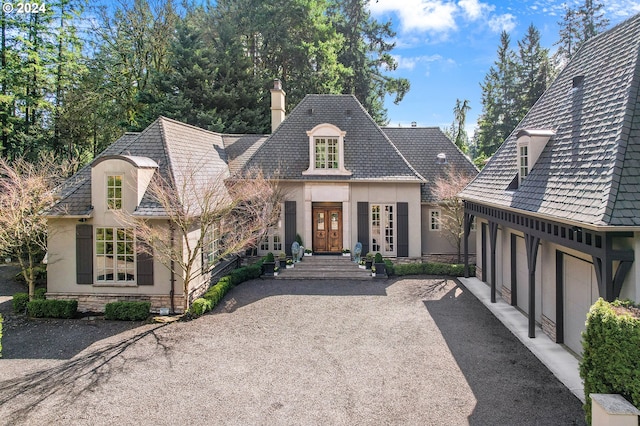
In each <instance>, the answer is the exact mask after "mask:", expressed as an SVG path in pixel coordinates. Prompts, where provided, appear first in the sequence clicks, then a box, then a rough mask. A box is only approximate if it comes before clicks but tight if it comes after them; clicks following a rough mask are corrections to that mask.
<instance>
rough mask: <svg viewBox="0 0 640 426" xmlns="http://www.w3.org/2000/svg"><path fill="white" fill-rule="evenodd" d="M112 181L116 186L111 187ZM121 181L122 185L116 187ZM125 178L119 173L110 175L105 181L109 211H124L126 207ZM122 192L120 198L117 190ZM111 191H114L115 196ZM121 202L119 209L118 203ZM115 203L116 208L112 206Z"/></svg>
mask: <svg viewBox="0 0 640 426" xmlns="http://www.w3.org/2000/svg"><path fill="white" fill-rule="evenodd" d="M111 179H113V180H114V185H110V181H111ZM116 181H119V182H120V185H115V182H116ZM123 182H124V176H123V175H122V174H119V173H108V174H107V179H106V181H105V187H106V191H105V196H106V197H105V198H106V207H107V210H122V207H123V205H124V184H123ZM118 189H119V190H120V197H117V196H116V194H115V193H116V192H117V190H118ZM110 190H113V194H110ZM118 202H120V206H119V207H117V203H118ZM113 203H115V206H113V205H112V204H113Z"/></svg>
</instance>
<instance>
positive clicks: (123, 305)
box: [104, 301, 151, 321]
mask: <svg viewBox="0 0 640 426" xmlns="http://www.w3.org/2000/svg"><path fill="white" fill-rule="evenodd" d="M150 310H151V302H134V301H128V302H111V303H107V304H106V305H105V307H104V319H108V320H119V321H144V320H146V319H147V317H148V316H149V311H150Z"/></svg>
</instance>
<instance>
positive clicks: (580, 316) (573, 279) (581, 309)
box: [563, 254, 599, 355]
mask: <svg viewBox="0 0 640 426" xmlns="http://www.w3.org/2000/svg"><path fill="white" fill-rule="evenodd" d="M563 259H564V261H563V283H564V289H563V299H564V343H565V345H567V346H568V347H569V349H571V350H572V351H574V352H575V353H576V354H578V355H580V354H581V353H582V337H581V333H582V332H583V331H584V329H585V321H586V320H587V313H588V312H589V308H590V307H591V305H592V304H593V303H595V301H596V300H598V297H599V294H598V281H597V279H596V275H595V270H594V268H593V264H592V263H591V262H587V261H585V260H582V259H578V258H577V257H573V256H570V255H567V254H565V255H564V256H563Z"/></svg>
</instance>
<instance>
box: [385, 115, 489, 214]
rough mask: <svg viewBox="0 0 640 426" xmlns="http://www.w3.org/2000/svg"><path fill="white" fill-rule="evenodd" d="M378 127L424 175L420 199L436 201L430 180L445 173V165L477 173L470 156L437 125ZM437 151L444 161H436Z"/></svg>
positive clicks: (434, 179)
mask: <svg viewBox="0 0 640 426" xmlns="http://www.w3.org/2000/svg"><path fill="white" fill-rule="evenodd" d="M382 130H383V131H384V133H385V134H386V135H387V136H388V137H389V139H391V141H393V144H394V145H395V146H396V147H398V149H399V150H400V152H401V153H402V154H403V155H404V158H406V159H407V161H409V163H411V165H412V166H413V168H414V169H415V170H416V171H417V172H418V173H420V175H421V176H423V177H424V178H425V179H426V183H423V184H422V188H421V191H420V192H421V198H422V201H423V202H434V201H437V200H436V198H435V197H434V196H433V194H432V191H431V190H432V184H433V183H434V182H435V181H436V179H438V178H441V177H444V176H445V174H446V170H447V167H453V168H454V169H455V170H457V171H458V172H460V173H466V174H468V175H469V176H475V175H476V174H478V169H477V168H476V166H475V165H474V164H473V163H472V162H471V160H469V158H468V157H467V156H465V155H464V154H463V153H462V151H460V150H459V149H458V147H457V146H456V145H455V144H454V143H452V142H451V140H450V139H449V138H448V137H447V136H446V135H445V134H444V133H442V131H441V130H440V129H439V128H437V127H383V128H382ZM440 153H444V154H445V156H446V159H447V163H446V164H439V163H438V161H437V155H438V154H440Z"/></svg>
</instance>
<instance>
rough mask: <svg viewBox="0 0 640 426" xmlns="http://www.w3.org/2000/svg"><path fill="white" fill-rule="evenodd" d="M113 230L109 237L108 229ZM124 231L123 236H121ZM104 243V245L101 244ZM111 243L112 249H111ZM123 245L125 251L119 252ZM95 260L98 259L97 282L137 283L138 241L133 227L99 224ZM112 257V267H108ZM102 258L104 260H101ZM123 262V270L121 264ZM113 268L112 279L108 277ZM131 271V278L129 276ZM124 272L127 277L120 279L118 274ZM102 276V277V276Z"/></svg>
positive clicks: (95, 243)
mask: <svg viewBox="0 0 640 426" xmlns="http://www.w3.org/2000/svg"><path fill="white" fill-rule="evenodd" d="M109 230H110V231H111V238H110V239H107V235H108V231H109ZM120 232H122V233H123V234H122V236H123V238H120ZM100 244H102V246H100ZM109 244H110V245H111V249H110V250H109V249H108V247H109ZM121 245H122V247H123V248H124V252H123V253H120V252H119V249H118V248H119V247H120V246H121ZM94 246H95V250H96V251H95V261H96V281H95V282H96V283H99V284H117V283H120V284H135V283H136V241H135V235H134V232H133V229H132V228H118V227H111V226H99V227H96V228H95V242H94ZM110 258H111V262H112V267H111V268H108V267H107V266H108V262H109V259H110ZM101 259H102V262H101ZM121 262H124V264H123V267H124V268H123V270H124V272H123V271H122V270H120V268H119V266H120V265H121ZM109 270H111V279H108V278H106V276H107V275H108V274H107V272H108V271H109ZM128 271H131V278H130V279H129V278H128V277H127V273H128ZM120 273H124V275H125V278H124V279H123V280H122V279H119V278H118V275H119V274H120ZM100 277H102V278H100Z"/></svg>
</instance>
